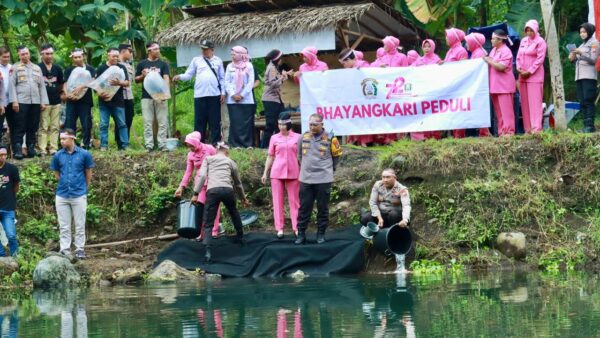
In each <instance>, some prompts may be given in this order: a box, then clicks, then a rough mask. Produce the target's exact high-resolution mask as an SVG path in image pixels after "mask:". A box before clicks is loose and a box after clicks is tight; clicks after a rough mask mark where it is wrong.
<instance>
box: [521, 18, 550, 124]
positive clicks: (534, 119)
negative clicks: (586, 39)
mask: <svg viewBox="0 0 600 338" xmlns="http://www.w3.org/2000/svg"><path fill="white" fill-rule="evenodd" d="M525 28H531V30H533V31H534V33H535V37H534V38H533V39H530V38H529V37H528V36H527V35H526V36H525V37H524V38H523V39H522V40H521V45H520V46H519V52H518V53H517V71H526V72H529V73H531V75H530V76H529V77H528V78H524V77H523V76H521V75H519V93H520V94H521V111H522V112H523V127H524V128H525V132H526V133H529V132H532V133H538V132H540V131H542V119H543V114H544V113H543V111H542V102H543V96H544V59H545V58H546V41H544V39H543V38H542V37H541V36H540V34H539V33H538V30H539V24H538V22H537V21H535V20H529V21H527V23H526V24H525Z"/></svg>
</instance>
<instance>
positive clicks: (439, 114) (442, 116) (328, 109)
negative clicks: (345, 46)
mask: <svg viewBox="0 0 600 338" xmlns="http://www.w3.org/2000/svg"><path fill="white" fill-rule="evenodd" d="M300 110H301V112H302V130H303V131H306V130H307V129H308V117H309V116H310V115H311V114H313V113H317V114H320V115H322V116H323V117H324V122H325V125H324V126H325V130H327V131H330V130H332V131H333V132H334V134H335V135H365V134H387V133H406V132H418V131H433V130H452V129H467V128H483V127H489V126H490V125H491V124H490V99H489V84H488V65H487V64H486V63H485V62H484V61H483V60H481V59H476V60H466V61H460V62H453V63H445V64H443V65H429V66H422V67H405V68H361V69H338V70H330V71H325V72H309V73H303V74H302V78H301V81H300Z"/></svg>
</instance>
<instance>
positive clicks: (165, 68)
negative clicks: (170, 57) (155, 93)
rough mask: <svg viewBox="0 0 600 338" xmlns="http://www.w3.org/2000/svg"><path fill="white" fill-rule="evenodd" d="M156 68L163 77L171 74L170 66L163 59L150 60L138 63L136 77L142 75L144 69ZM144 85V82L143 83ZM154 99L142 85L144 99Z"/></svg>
mask: <svg viewBox="0 0 600 338" xmlns="http://www.w3.org/2000/svg"><path fill="white" fill-rule="evenodd" d="M146 68H148V69H150V68H156V69H158V71H159V74H160V76H161V77H163V76H165V75H170V74H169V65H168V64H167V63H166V62H164V61H163V60H161V59H158V60H155V61H150V60H148V59H145V60H142V61H141V62H140V63H138V65H137V68H136V69H135V76H140V75H142V71H143V70H144V69H146ZM142 83H143V82H142ZM151 98H152V97H151V96H150V94H148V92H147V91H146V88H144V86H143V85H142V99H151Z"/></svg>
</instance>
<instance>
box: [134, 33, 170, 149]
mask: <svg viewBox="0 0 600 338" xmlns="http://www.w3.org/2000/svg"><path fill="white" fill-rule="evenodd" d="M146 49H147V50H148V58H147V59H146V60H142V61H140V63H139V64H138V66H137V68H136V71H135V82H138V83H140V82H142V83H143V82H144V78H145V77H146V75H147V74H148V73H149V72H151V71H156V72H159V74H160V75H161V76H162V78H163V79H164V80H165V82H166V84H167V86H169V65H168V64H167V63H166V62H164V61H162V60H161V59H160V46H159V45H158V43H156V42H150V43H148V44H147V45H146ZM142 116H143V118H144V146H145V147H146V150H148V151H151V150H152V149H154V133H153V131H152V123H153V122H154V119H156V121H157V122H158V135H156V140H157V141H158V149H160V150H163V151H164V150H167V148H166V142H167V129H168V127H169V120H168V109H167V101H166V100H164V101H157V100H153V99H152V97H151V96H150V94H148V92H147V91H146V89H145V88H144V87H143V86H142Z"/></svg>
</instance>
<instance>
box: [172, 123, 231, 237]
mask: <svg viewBox="0 0 600 338" xmlns="http://www.w3.org/2000/svg"><path fill="white" fill-rule="evenodd" d="M200 140H201V134H200V132H197V131H195V132H192V133H190V134H188V135H186V137H185V143H187V144H189V145H192V146H194V151H190V152H188V155H187V165H186V168H185V173H184V174H183V178H182V179H181V182H180V183H179V186H180V187H182V188H185V187H187V186H188V184H189V183H190V178H191V177H192V174H193V173H194V170H196V176H194V185H195V183H196V181H197V180H198V177H199V176H200V167H201V166H202V162H203V161H204V159H205V158H206V157H207V156H211V155H214V154H216V153H217V151H216V150H215V148H214V147H213V146H211V145H208V144H204V143H202V142H201V141H200ZM206 182H207V183H208V180H207V181H206ZM207 183H205V184H204V187H202V191H200V195H198V201H199V202H200V203H202V204H204V203H205V202H206V185H207ZM220 215H221V210H220V207H219V210H217V217H216V218H215V223H214V225H213V229H212V234H213V236H217V235H218V234H219V219H220Z"/></svg>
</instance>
